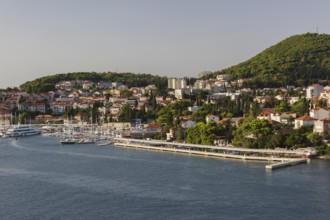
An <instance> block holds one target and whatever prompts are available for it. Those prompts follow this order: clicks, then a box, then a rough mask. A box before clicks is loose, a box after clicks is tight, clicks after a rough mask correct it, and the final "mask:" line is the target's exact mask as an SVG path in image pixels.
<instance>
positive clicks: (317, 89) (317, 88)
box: [306, 84, 324, 99]
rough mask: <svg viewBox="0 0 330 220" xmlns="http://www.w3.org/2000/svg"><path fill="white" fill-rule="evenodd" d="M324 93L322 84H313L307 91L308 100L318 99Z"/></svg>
mask: <svg viewBox="0 0 330 220" xmlns="http://www.w3.org/2000/svg"><path fill="white" fill-rule="evenodd" d="M323 91H324V87H323V86H321V85H320V84H313V85H310V86H308V87H307V89H306V98H307V99H311V98H318V97H319V96H320V94H321V92H323Z"/></svg>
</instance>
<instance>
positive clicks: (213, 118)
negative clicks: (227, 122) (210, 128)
mask: <svg viewBox="0 0 330 220" xmlns="http://www.w3.org/2000/svg"><path fill="white" fill-rule="evenodd" d="M205 120H206V123H209V122H211V121H214V122H216V123H217V122H218V121H219V117H218V116H215V115H206V119H205Z"/></svg>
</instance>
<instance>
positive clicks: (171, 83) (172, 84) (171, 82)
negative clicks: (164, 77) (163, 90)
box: [167, 78, 187, 89]
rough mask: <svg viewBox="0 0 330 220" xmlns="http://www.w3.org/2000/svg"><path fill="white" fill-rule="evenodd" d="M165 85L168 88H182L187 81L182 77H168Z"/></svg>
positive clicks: (185, 85)
mask: <svg viewBox="0 0 330 220" xmlns="http://www.w3.org/2000/svg"><path fill="white" fill-rule="evenodd" d="M167 87H168V88H169V89H184V88H186V87H187V81H186V80H185V79H182V78H181V79H180V78H168V81H167Z"/></svg>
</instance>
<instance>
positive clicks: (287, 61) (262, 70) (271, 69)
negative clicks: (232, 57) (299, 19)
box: [208, 33, 330, 88]
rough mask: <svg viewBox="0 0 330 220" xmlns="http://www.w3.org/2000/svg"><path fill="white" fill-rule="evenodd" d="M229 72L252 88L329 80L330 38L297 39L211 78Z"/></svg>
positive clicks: (323, 36)
mask: <svg viewBox="0 0 330 220" xmlns="http://www.w3.org/2000/svg"><path fill="white" fill-rule="evenodd" d="M222 72H227V73H231V74H232V75H233V79H234V80H237V79H245V86H249V87H259V88H260V87H279V86H285V85H288V84H294V85H296V86H305V85H308V84H311V83H314V82H317V81H318V80H328V79H329V76H330V35H327V34H317V33H306V34H301V35H294V36H291V37H289V38H286V39H284V40H283V41H281V42H279V43H277V44H276V45H274V46H271V47H269V48H267V49H266V50H264V51H262V52H261V53H259V54H257V55H256V56H254V57H252V58H250V59H249V60H247V61H245V62H242V63H240V64H238V65H235V66H232V67H230V68H228V69H225V70H222V71H218V72H215V73H213V74H212V75H209V76H208V77H215V76H216V75H217V74H219V73H222Z"/></svg>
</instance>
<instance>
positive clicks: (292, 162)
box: [266, 158, 308, 170]
mask: <svg viewBox="0 0 330 220" xmlns="http://www.w3.org/2000/svg"><path fill="white" fill-rule="evenodd" d="M307 161H308V159H307V158H302V159H292V160H287V161H282V162H279V163H275V164H268V165H266V169H267V170H274V169H278V168H282V167H288V166H294V165H297V164H301V163H307Z"/></svg>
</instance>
